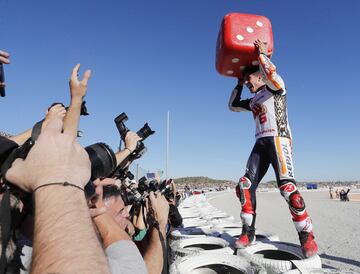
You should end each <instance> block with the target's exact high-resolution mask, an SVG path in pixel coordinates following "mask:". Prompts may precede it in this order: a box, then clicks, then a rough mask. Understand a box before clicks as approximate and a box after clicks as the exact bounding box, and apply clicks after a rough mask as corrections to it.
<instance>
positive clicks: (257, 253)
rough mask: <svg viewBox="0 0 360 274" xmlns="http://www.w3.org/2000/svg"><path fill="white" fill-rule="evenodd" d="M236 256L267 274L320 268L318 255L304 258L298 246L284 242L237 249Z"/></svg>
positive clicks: (258, 243)
mask: <svg viewBox="0 0 360 274" xmlns="http://www.w3.org/2000/svg"><path fill="white" fill-rule="evenodd" d="M237 255H239V256H243V257H245V258H248V259H249V260H250V261H251V262H254V263H256V264H260V265H262V266H263V267H264V268H265V269H266V271H267V273H283V272H286V271H290V270H292V269H313V268H315V269H316V268H318V269H319V268H321V260H320V257H319V256H318V255H314V256H312V257H310V258H305V257H304V255H303V254H302V251H301V247H300V246H299V245H295V244H290V243H285V242H267V243H261V242H256V243H255V244H254V245H251V246H249V247H247V248H245V249H238V251H237Z"/></svg>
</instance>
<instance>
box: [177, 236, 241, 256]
mask: <svg viewBox="0 0 360 274" xmlns="http://www.w3.org/2000/svg"><path fill="white" fill-rule="evenodd" d="M198 253H221V254H234V250H233V249H232V248H230V247H229V243H228V242H227V241H225V240H223V239H221V238H216V237H211V236H206V237H198V238H187V239H180V240H177V241H173V242H172V243H170V262H173V261H175V260H176V259H177V258H179V257H185V256H188V255H194V254H198Z"/></svg>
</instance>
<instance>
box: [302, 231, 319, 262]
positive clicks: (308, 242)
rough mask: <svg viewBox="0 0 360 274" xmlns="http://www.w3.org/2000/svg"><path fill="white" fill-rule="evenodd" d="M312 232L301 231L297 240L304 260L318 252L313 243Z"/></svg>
mask: <svg viewBox="0 0 360 274" xmlns="http://www.w3.org/2000/svg"><path fill="white" fill-rule="evenodd" d="M314 239H315V237H314V234H313V232H312V231H311V232H306V231H301V232H299V240H300V244H301V249H302V252H303V254H304V256H305V257H306V258H309V257H311V256H314V255H315V254H316V253H317V252H318V246H317V244H316V242H315V240H314Z"/></svg>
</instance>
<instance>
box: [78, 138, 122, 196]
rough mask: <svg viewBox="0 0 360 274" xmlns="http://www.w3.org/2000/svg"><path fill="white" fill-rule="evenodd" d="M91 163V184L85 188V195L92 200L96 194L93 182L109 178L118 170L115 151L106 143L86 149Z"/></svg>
mask: <svg viewBox="0 0 360 274" xmlns="http://www.w3.org/2000/svg"><path fill="white" fill-rule="evenodd" d="M85 150H86V152H87V153H88V155H89V158H90V162H91V178H90V182H89V183H88V184H86V186H85V195H86V197H88V198H90V197H92V196H93V195H94V194H95V186H94V184H93V181H94V180H96V179H97V178H104V177H107V176H109V175H110V174H111V173H112V172H113V171H114V169H115V168H116V157H115V153H114V152H113V150H112V149H111V148H110V147H109V146H108V145H107V144H105V143H96V144H93V145H90V146H87V147H86V148H85Z"/></svg>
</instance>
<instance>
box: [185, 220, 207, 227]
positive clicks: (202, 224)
mask: <svg viewBox="0 0 360 274" xmlns="http://www.w3.org/2000/svg"><path fill="white" fill-rule="evenodd" d="M206 226H208V227H209V228H210V227H211V225H209V223H208V221H206V220H203V219H200V218H188V219H183V227H184V228H188V227H206Z"/></svg>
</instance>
